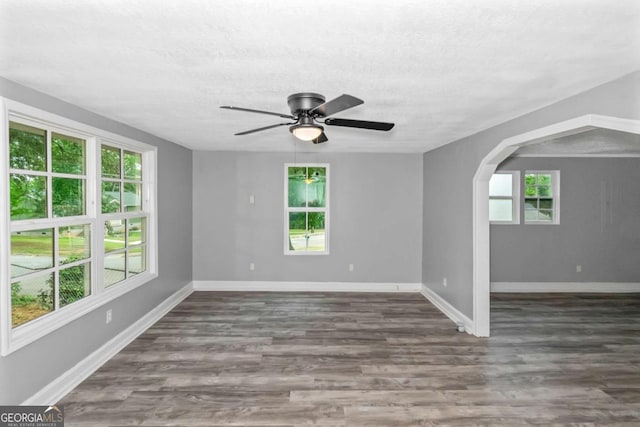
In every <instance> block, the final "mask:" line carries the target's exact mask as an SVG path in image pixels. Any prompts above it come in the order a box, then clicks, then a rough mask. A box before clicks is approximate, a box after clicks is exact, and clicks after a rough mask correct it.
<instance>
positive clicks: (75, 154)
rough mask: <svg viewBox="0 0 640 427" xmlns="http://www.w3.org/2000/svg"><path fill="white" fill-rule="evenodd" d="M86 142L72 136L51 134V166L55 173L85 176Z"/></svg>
mask: <svg viewBox="0 0 640 427" xmlns="http://www.w3.org/2000/svg"><path fill="white" fill-rule="evenodd" d="M84 147H85V141H84V140H83V139H79V138H74V137H72V136H65V135H60V134H57V133H53V134H51V166H52V169H53V172H59V173H71V174H76V175H84V173H85V166H84V165H85V160H84V159H85V148H84Z"/></svg>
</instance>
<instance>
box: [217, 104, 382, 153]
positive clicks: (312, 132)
mask: <svg viewBox="0 0 640 427" xmlns="http://www.w3.org/2000/svg"><path fill="white" fill-rule="evenodd" d="M363 103H364V101H363V100H361V99H359V98H356V97H355V96H351V95H346V94H345V95H340V96H339V97H337V98H335V99H332V100H331V101H328V102H325V98H324V96H322V95H320V94H317V93H311V92H303V93H294V94H293V95H291V96H289V97H288V98H287V104H289V109H290V110H291V114H280V113H273V112H271V111H262V110H253V109H250V108H240V107H232V106H229V105H225V106H222V107H220V108H225V109H227V110H237V111H247V112H249V113H259V114H269V115H272V116H278V117H282V118H285V119H289V120H293V121H292V122H287V123H277V124H275V125H270V126H265V127H261V128H257V129H251V130H247V131H244V132H238V133H236V134H235V135H247V134H250V133H254V132H260V131H263V130H267V129H272V128H275V127H278V126H289V125H291V127H290V128H289V131H290V132H291V133H292V134H293V135H294V136H295V137H296V138H298V139H300V140H302V141H311V142H313V143H314V144H320V143H322V142H326V141H328V139H327V136H326V135H325V134H324V128H323V127H322V126H320V125H319V124H318V123H322V124H324V125H328V126H342V127H349V128H359V129H372V130H382V131H388V130H391V129H392V128H393V126H394V124H393V123H385V122H369V121H365V120H351V119H339V118H337V117H333V118H331V117H329V116H332V115H334V114H336V113H339V112H341V111H344V110H347V109H349V108H352V107H355V106H357V105H360V104H363Z"/></svg>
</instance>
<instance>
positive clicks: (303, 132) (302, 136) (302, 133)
mask: <svg viewBox="0 0 640 427" xmlns="http://www.w3.org/2000/svg"><path fill="white" fill-rule="evenodd" d="M290 130H291V133H292V134H293V135H294V136H295V137H296V138H298V139H299V140H301V141H313V140H314V139H316V138H317V137H319V136H320V134H322V131H323V130H324V129H323V128H322V126H317V125H296V126H291V128H290Z"/></svg>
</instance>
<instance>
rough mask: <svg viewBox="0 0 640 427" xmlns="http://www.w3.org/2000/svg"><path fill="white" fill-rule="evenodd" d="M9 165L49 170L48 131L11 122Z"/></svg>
mask: <svg viewBox="0 0 640 427" xmlns="http://www.w3.org/2000/svg"><path fill="white" fill-rule="evenodd" d="M9 165H10V167H11V168H13V169H26V170H34V171H46V170H47V131H45V130H42V129H38V128H34V127H31V126H26V125H22V124H19V123H14V122H9Z"/></svg>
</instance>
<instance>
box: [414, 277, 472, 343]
mask: <svg viewBox="0 0 640 427" xmlns="http://www.w3.org/2000/svg"><path fill="white" fill-rule="evenodd" d="M420 293H421V294H422V296H424V297H425V298H426V299H428V300H429V302H430V303H431V304H433V305H435V306H436V308H437V309H438V310H440V311H441V312H443V313H444V315H445V316H447V317H448V318H449V319H451V320H452V321H453V322H454V323H455V324H456V325H459V324H463V325H464V330H465V332H467V333H468V334H472V335H473V334H474V327H473V320H471V319H469V318H468V317H467V316H465V315H464V314H463V313H462V312H461V311H460V310H458V309H457V308H455V307H454V306H452V305H451V304H450V303H449V302H447V301H445V300H444V299H443V298H442V297H441V296H440V295H438V294H436V293H435V292H434V291H432V290H431V288H430V287H429V286H428V285H426V284H424V283H423V284H422V286H421V288H420Z"/></svg>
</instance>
